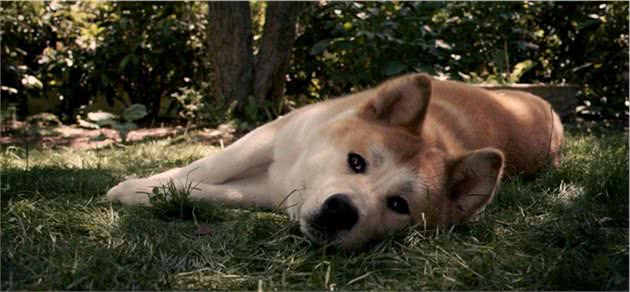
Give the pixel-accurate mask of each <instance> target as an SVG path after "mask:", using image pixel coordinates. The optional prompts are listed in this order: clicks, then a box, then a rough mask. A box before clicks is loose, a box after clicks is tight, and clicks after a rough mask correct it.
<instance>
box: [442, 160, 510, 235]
mask: <svg viewBox="0 0 630 292" xmlns="http://www.w3.org/2000/svg"><path fill="white" fill-rule="evenodd" d="M503 160H504V159H503V153H502V152H501V151H500V150H498V149H495V148H483V149H479V150H476V151H473V152H470V153H468V154H466V155H463V156H461V157H459V158H456V159H454V160H452V161H451V162H450V163H449V164H450V165H449V167H450V170H449V173H450V175H449V178H448V183H447V192H448V194H447V196H448V201H449V207H448V209H449V210H448V212H449V223H451V224H459V223H462V222H464V221H466V220H467V219H468V218H470V217H472V216H473V215H475V214H476V213H478V212H479V211H481V210H482V209H483V207H485V206H486V205H488V204H490V202H492V198H493V196H494V192H495V190H496V188H497V185H498V184H499V180H500V179H501V173H502V171H503Z"/></svg>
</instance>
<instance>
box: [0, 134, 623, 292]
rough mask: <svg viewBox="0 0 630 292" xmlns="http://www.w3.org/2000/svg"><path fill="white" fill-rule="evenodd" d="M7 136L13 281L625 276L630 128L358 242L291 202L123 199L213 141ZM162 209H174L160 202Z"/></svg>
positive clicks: (462, 283) (604, 279)
mask: <svg viewBox="0 0 630 292" xmlns="http://www.w3.org/2000/svg"><path fill="white" fill-rule="evenodd" d="M169 143H172V142H169V141H159V142H150V143H146V144H139V145H134V146H129V147H126V148H124V149H105V150H99V151H98V152H97V151H77V150H68V149H65V150H55V151H31V152H30V153H29V156H28V169H26V165H27V159H26V155H25V152H24V151H23V150H21V149H19V148H10V149H3V153H2V155H0V159H1V160H0V162H1V163H2V184H1V191H2V201H1V202H2V209H1V212H2V218H1V232H2V249H1V252H2V271H1V276H2V284H1V288H2V289H3V290H77V289H78V290H91V289H93V290H108V289H114V290H152V289H175V290H191V289H202V290H208V289H220V290H239V289H247V290H256V289H258V288H262V289H263V290H276V289H277V290H324V289H326V290H329V289H336V290H337V289H339V290H443V289H455V290H513V289H520V290H544V289H547V290H548V289H553V290H573V289H579V290H627V289H628V144H627V143H628V136H627V133H626V134H621V133H617V134H610V133H608V134H606V135H601V134H600V135H594V134H577V133H575V134H573V135H569V136H568V137H567V145H566V148H565V155H564V161H563V164H562V167H560V168H559V169H557V170H550V171H547V172H543V173H541V174H540V175H539V176H537V177H536V178H534V179H529V180H524V179H521V178H510V179H508V180H507V181H505V182H504V183H503V185H502V187H501V189H500V191H499V193H498V195H497V198H496V200H495V202H494V203H493V204H492V205H491V206H489V207H488V208H486V210H485V211H484V212H483V213H482V214H481V216H480V217H479V218H478V220H475V221H474V222H470V223H468V224H466V225H464V226H459V227H457V228H452V229H450V230H433V231H422V230H419V229H409V230H406V231H405V232H402V233H401V234H399V235H397V236H395V237H393V238H390V239H387V240H385V241H383V242H381V243H379V244H377V245H375V246H372V247H371V248H369V249H368V250H366V251H364V252H362V253H357V254H347V253H344V252H340V251H336V250H334V249H331V248H326V247H318V246H313V245H311V244H310V243H309V242H308V241H307V240H305V238H304V237H302V236H301V235H300V233H299V231H298V229H297V228H296V226H295V225H294V224H292V223H290V222H289V221H288V220H287V217H286V216H284V215H282V214H273V213H266V212H257V211H255V210H223V209H218V208H214V209H213V208H205V209H204V208H201V209H199V208H198V209H195V208H194V206H193V208H192V209H191V208H190V206H188V207H187V209H186V210H185V211H186V212H188V213H191V212H192V210H193V209H194V210H195V214H196V215H195V216H193V218H192V219H185V220H182V219H180V218H183V217H185V216H180V215H182V213H177V212H175V213H172V212H171V213H169V212H168V211H169V210H172V209H173V208H174V207H173V206H170V207H169V206H168V204H167V203H164V202H163V203H164V204H166V205H165V206H163V207H162V208H160V209H158V210H152V209H147V208H123V207H120V206H117V205H111V204H110V203H109V202H107V201H106V200H105V198H104V194H105V192H106V191H107V190H108V188H110V187H111V186H113V185H114V184H116V183H117V182H119V181H121V180H123V179H124V176H125V175H131V174H135V175H139V176H143V175H148V174H151V173H155V172H158V171H161V170H164V169H168V168H170V167H173V166H175V165H182V164H185V163H188V162H190V161H192V160H194V159H197V158H200V157H202V156H205V155H207V154H209V153H211V152H213V151H216V149H215V148H211V147H207V146H204V145H201V144H195V143H180V144H176V145H169ZM162 211H164V212H162Z"/></svg>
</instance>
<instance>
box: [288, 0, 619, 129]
mask: <svg viewBox="0 0 630 292" xmlns="http://www.w3.org/2000/svg"><path fill="white" fill-rule="evenodd" d="M627 12H628V3H627V2H605V3H603V2H591V3H584V2H582V3H566V2H496V3H492V4H491V5H490V4H488V3H484V2H431V1H429V2H386V3H377V2H365V3H364V2H330V3H327V4H324V5H320V6H313V7H311V10H310V11H309V12H308V13H306V14H305V17H304V18H303V19H302V22H301V30H302V31H301V35H300V36H299V38H298V39H297V41H296V45H295V48H294V60H293V64H292V69H291V71H290V74H289V79H290V82H289V83H288V85H287V91H288V93H289V95H304V97H303V100H306V101H308V100H309V99H321V98H323V97H326V96H334V95H340V94H345V93H347V92H350V91H356V90H358V89H360V88H364V87H368V86H373V85H375V84H376V83H378V82H380V81H381V80H384V79H386V78H389V77H391V76H394V75H398V74H401V73H405V72H415V71H423V72H428V73H430V74H433V75H437V76H439V77H441V78H450V79H456V80H465V81H473V82H500V83H504V82H517V81H518V82H546V83H562V82H570V83H576V84H579V85H581V86H582V87H583V88H582V89H583V91H584V93H585V98H586V99H587V100H589V101H591V102H592V103H593V104H602V105H604V108H602V114H604V115H605V116H606V117H621V116H623V114H624V110H625V111H627V105H624V103H626V102H627V100H628V88H627V86H626V85H627V83H628V79H627V78H628V76H627V72H628V65H627V64H628V62H627V59H628V34H627V31H628V13H627ZM587 72H588V73H587ZM624 72H625V73H624ZM602 102H603V103H602Z"/></svg>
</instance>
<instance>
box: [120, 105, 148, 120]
mask: <svg viewBox="0 0 630 292" xmlns="http://www.w3.org/2000/svg"><path fill="white" fill-rule="evenodd" d="M147 114H148V112H147V107H146V106H144V105H143V104H139V103H135V104H132V105H131V106H129V107H128V108H127V109H125V111H124V112H123V114H122V115H123V119H125V121H128V122H132V121H136V120H139V119H142V118H144V117H145V116H146V115H147Z"/></svg>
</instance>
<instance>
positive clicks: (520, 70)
mask: <svg viewBox="0 0 630 292" xmlns="http://www.w3.org/2000/svg"><path fill="white" fill-rule="evenodd" d="M534 65H535V63H534V62H533V61H532V60H525V61H523V62H520V63H518V64H516V65H514V70H512V73H510V80H509V81H510V82H518V81H519V79H521V76H523V74H525V72H527V71H529V69H531V68H533V67H534Z"/></svg>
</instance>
